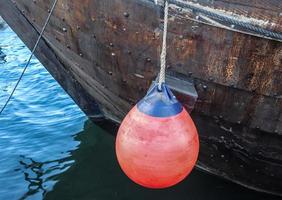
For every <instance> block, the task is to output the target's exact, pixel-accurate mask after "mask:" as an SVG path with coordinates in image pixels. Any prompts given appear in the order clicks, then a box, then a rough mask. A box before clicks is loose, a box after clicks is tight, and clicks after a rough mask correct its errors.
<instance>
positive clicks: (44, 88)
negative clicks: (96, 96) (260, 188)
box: [0, 28, 278, 200]
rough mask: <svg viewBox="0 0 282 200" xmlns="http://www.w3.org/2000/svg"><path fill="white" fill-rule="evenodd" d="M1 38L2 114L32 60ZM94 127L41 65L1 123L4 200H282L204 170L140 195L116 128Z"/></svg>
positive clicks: (0, 33)
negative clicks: (121, 160)
mask: <svg viewBox="0 0 282 200" xmlns="http://www.w3.org/2000/svg"><path fill="white" fill-rule="evenodd" d="M0 38H1V40H0V49H1V52H2V53H3V54H2V55H5V56H4V57H3V59H2V62H1V61H0V106H2V104H4V101H5V100H6V99H7V97H8V95H9V94H10V92H11V90H12V88H13V86H14V84H15V82H16V81H17V78H18V77H19V75H20V73H21V71H22V69H23V67H24V65H25V63H26V59H27V57H28V55H29V53H30V52H29V51H28V50H27V48H26V47H25V46H24V44H23V43H22V42H21V41H20V40H19V39H18V37H17V36H16V35H15V34H14V33H13V32H12V31H11V29H9V28H6V29H4V30H0ZM0 60H1V58H0ZM86 120H87V119H86V117H85V116H84V114H83V113H82V112H81V111H80V109H79V108H78V107H77V106H76V105H75V104H74V103H73V101H72V100H71V99H70V98H69V97H68V96H67V95H66V94H65V93H64V91H63V90H62V88H60V87H59V86H58V84H57V83H56V82H55V81H54V79H53V78H52V77H51V76H50V74H49V73H48V72H47V71H46V70H45V69H44V68H43V67H42V65H41V64H40V63H39V62H38V61H37V60H36V59H33V60H32V62H31V65H30V67H29V68H28V70H27V72H26V74H25V76H24V78H23V81H22V82H21V83H20V85H19V88H18V90H17V91H16V93H15V96H14V97H13V99H12V102H11V104H10V105H9V106H8V107H7V110H5V113H4V115H2V116H0V200H2V199H3V200H13V199H31V200H37V199H39V200H40V199H47V200H56V199H58V200H72V199H74V200H95V199H96V200H111V199H117V200H126V199H128V200H129V199H137V200H138V199H140V200H141V199H142V200H144V199H163V200H166V199H167V200H172V199H175V200H178V199H179V200H180V199H181V200H184V199H189V200H198V199H199V200H202V199H203V200H209V199H211V200H221V199H222V200H223V199H224V200H226V199H229V200H233V199H234V200H238V199H240V200H241V199H242V200H244V199H246V200H247V199H248V200H249V199H256V200H268V199H273V200H275V199H278V198H276V197H273V196H269V195H265V194H260V193H257V192H253V191H250V190H247V189H245V188H242V187H240V186H238V185H236V184H232V183H229V182H226V181H223V180H221V179H219V178H217V177H214V176H210V175H207V174H205V173H202V172H199V171H196V170H194V171H193V173H192V174H191V175H190V176H189V178H188V179H186V180H185V181H183V182H182V183H181V184H179V185H177V186H175V187H173V188H170V189H165V190H150V189H145V188H143V187H140V186H138V185H136V184H134V183H133V182H131V181H130V180H129V179H128V178H127V177H126V176H125V175H124V174H123V172H122V171H121V169H120V168H119V166H118V163H117V160H116V156H115V151H114V142H115V136H114V133H115V132H116V130H115V128H114V127H112V126H109V123H108V122H106V121H104V122H101V123H100V125H99V126H98V125H95V124H93V123H91V122H90V121H86ZM101 127H103V128H104V129H102V128H101ZM105 128H106V130H107V131H106V130H105Z"/></svg>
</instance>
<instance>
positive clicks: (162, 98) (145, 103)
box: [116, 84, 199, 188]
mask: <svg viewBox="0 0 282 200" xmlns="http://www.w3.org/2000/svg"><path fill="white" fill-rule="evenodd" d="M198 153H199V139H198V133H197V129H196V127H195V125H194V122H193V120H192V119H191V117H190V115H189V114H188V112H187V111H186V110H185V108H183V106H182V105H181V104H180V103H179V102H178V101H177V99H176V98H175V96H174V95H173V94H172V92H171V91H170V89H169V88H168V87H167V86H166V85H165V84H162V90H161V91H160V90H159V89H158V86H157V84H155V85H153V86H152V87H151V88H150V90H149V91H148V93H147V95H146V96H145V97H144V98H143V99H142V100H141V101H140V102H139V103H138V104H137V105H136V106H135V107H134V108H133V109H132V110H131V111H130V112H129V113H128V115H127V116H126V117H125V119H124V120H123V122H122V124H121V126H120V128H119V131H118V135H117V139H116V155H117V159H118V162H119V164H120V166H121V168H122V170H123V171H124V173H125V174H126V175H127V176H128V177H129V178H130V179H131V180H133V181H134V182H136V183H138V184H140V185H142V186H144V187H148V188H166V187H170V186H173V185H175V184H177V183H179V182H180V181H182V180H183V179H184V178H185V177H186V176H187V175H188V174H189V173H190V172H191V170H192V169H193V167H194V166H195V163H196V161H197V158H198Z"/></svg>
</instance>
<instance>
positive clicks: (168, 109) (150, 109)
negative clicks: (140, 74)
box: [137, 82, 183, 117]
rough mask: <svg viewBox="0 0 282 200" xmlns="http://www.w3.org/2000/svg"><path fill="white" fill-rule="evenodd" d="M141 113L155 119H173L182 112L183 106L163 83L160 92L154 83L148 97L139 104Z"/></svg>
mask: <svg viewBox="0 0 282 200" xmlns="http://www.w3.org/2000/svg"><path fill="white" fill-rule="evenodd" d="M137 108H138V110H139V111H140V112H142V113H145V114H147V115H149V116H153V117H171V116H174V115H177V114H179V113H181V112H182V110H183V106H182V105H181V104H180V103H179V101H178V100H177V99H176V97H175V96H174V95H173V93H172V92H171V90H170V89H169V87H168V86H167V85H166V84H165V83H163V84H162V89H161V90H159V88H158V84H157V83H156V82H154V83H153V84H152V86H151V87H150V89H149V91H148V92H147V94H146V96H145V97H144V98H143V99H142V100H141V101H140V102H139V103H138V104H137Z"/></svg>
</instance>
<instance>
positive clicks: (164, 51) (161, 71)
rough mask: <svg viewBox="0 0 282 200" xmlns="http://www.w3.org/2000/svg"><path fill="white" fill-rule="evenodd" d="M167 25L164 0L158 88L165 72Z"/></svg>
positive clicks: (166, 4)
mask: <svg viewBox="0 0 282 200" xmlns="http://www.w3.org/2000/svg"><path fill="white" fill-rule="evenodd" d="M167 25H168V1H165V8H164V32H163V44H162V52H161V57H160V61H161V69H160V76H159V83H158V84H159V90H161V89H162V84H163V83H164V82H165V73H166V48H167V47H166V40H167Z"/></svg>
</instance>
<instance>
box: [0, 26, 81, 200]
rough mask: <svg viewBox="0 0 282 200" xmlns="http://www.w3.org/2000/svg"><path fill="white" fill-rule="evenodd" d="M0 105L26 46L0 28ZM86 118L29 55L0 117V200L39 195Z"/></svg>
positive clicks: (60, 168)
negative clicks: (21, 77)
mask: <svg viewBox="0 0 282 200" xmlns="http://www.w3.org/2000/svg"><path fill="white" fill-rule="evenodd" d="M0 49H1V52H0V54H2V55H5V56H3V57H1V58H0V106H2V105H4V103H5V101H6V99H7V98H8V96H9V94H10V93H11V91H12V89H13V87H14V85H15V83H16V81H17V79H18V77H19V76H20V74H21V72H22V70H23V67H24V66H25V63H26V62H27V60H26V59H27V58H28V56H29V54H30V51H29V50H28V49H27V48H26V47H25V45H24V44H23V43H22V42H21V41H20V39H19V38H18V37H17V35H16V34H15V33H13V31H12V30H11V29H10V28H5V29H2V30H0ZM85 120H86V117H85V116H84V114H83V113H82V112H81V111H80V109H79V108H78V107H77V106H76V105H75V104H74V103H73V101H72V100H71V99H70V97H69V96H68V95H66V94H65V92H64V91H63V89H62V88H61V87H60V86H59V85H58V84H57V82H56V81H54V79H53V78H52V76H51V75H50V74H49V73H48V72H47V71H46V70H45V69H44V67H43V66H42V65H41V64H40V63H39V62H38V60H37V59H35V58H33V59H32V61H31V65H30V66H29V68H28V70H27V71H26V73H25V76H24V77H23V79H22V81H21V83H20V85H19V87H18V90H17V91H16V93H15V95H14V97H13V98H12V101H11V102H10V104H9V105H8V107H7V108H6V110H5V111H4V113H3V115H1V116H0V200H14V199H42V198H43V196H44V195H45V194H46V193H47V192H48V191H51V190H52V188H53V186H54V185H55V183H56V181H55V180H53V178H52V177H53V176H55V175H57V174H59V173H63V172H64V171H66V170H67V169H68V168H69V167H70V165H71V164H72V163H73V161H72V160H71V159H68V158H69V157H70V156H71V154H70V151H72V150H75V149H76V148H78V145H79V142H78V141H76V140H74V136H75V135H76V134H77V133H78V132H80V131H82V129H83V124H84V122H85Z"/></svg>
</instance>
